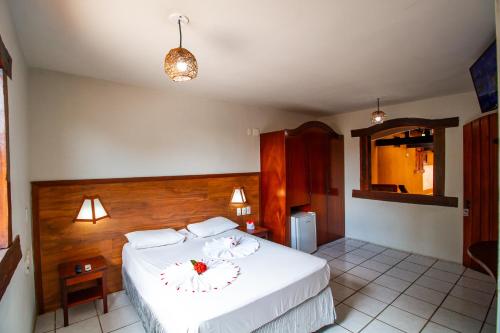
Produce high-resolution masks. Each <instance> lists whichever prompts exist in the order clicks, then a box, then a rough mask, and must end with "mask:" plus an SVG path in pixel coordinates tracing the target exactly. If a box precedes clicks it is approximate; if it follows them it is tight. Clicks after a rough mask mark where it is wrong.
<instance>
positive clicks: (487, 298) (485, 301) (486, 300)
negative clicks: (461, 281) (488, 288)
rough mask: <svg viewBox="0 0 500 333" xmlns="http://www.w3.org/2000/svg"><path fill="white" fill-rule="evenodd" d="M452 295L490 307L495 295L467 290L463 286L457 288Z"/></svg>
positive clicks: (452, 291) (454, 288)
mask: <svg viewBox="0 0 500 333" xmlns="http://www.w3.org/2000/svg"><path fill="white" fill-rule="evenodd" d="M450 294H451V295H453V296H455V297H458V298H461V299H465V300H467V301H469V302H473V303H476V304H479V305H484V306H489V305H490V303H491V298H492V297H493V295H491V294H487V293H483V292H481V291H477V290H474V289H470V288H465V287H463V286H455V287H453V289H452V290H451V292H450Z"/></svg>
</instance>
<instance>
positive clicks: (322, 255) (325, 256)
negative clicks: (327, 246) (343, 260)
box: [313, 251, 333, 261]
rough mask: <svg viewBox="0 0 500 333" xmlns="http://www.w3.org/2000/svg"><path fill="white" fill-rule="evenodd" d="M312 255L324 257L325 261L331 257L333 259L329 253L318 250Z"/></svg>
mask: <svg viewBox="0 0 500 333" xmlns="http://www.w3.org/2000/svg"><path fill="white" fill-rule="evenodd" d="M313 256H315V257H318V258H323V259H325V260H327V261H330V260H332V259H333V258H332V257H330V256H329V255H327V254H324V253H323V252H320V251H317V252H315V253H314V254H313Z"/></svg>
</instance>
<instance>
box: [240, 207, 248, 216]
mask: <svg viewBox="0 0 500 333" xmlns="http://www.w3.org/2000/svg"><path fill="white" fill-rule="evenodd" d="M241 215H247V208H246V207H243V208H242V209H241Z"/></svg>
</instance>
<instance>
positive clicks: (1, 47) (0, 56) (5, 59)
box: [0, 36, 12, 79]
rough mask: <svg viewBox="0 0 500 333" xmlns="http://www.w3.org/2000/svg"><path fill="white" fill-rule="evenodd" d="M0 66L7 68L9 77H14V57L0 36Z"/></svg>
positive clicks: (6, 71)
mask: <svg viewBox="0 0 500 333" xmlns="http://www.w3.org/2000/svg"><path fill="white" fill-rule="evenodd" d="M0 68H2V69H4V70H5V73H6V74H7V76H8V77H10V78H11V79H12V57H11V56H10V54H9V51H8V50H7V48H6V47H5V44H4V43H3V40H2V37H1V36H0Z"/></svg>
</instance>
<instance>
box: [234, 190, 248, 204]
mask: <svg viewBox="0 0 500 333" xmlns="http://www.w3.org/2000/svg"><path fill="white" fill-rule="evenodd" d="M246 202H247V198H246V197H245V191H243V187H237V188H235V189H234V190H233V195H232V196H231V203H232V204H244V203H246Z"/></svg>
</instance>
